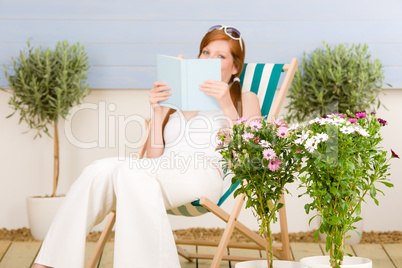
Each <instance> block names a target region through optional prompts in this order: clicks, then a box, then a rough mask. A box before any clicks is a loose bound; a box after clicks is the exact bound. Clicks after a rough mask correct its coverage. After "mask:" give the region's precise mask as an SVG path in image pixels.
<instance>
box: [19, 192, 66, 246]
mask: <svg viewBox="0 0 402 268" xmlns="http://www.w3.org/2000/svg"><path fill="white" fill-rule="evenodd" d="M63 200H64V197H27V199H26V201H27V212H28V222H29V228H30V231H31V234H32V236H33V238H34V239H36V240H43V239H44V238H45V236H46V233H47V231H48V230H49V227H50V225H51V223H52V221H53V218H54V216H55V215H56V212H57V210H58V209H59V206H60V204H61V203H62V202H63Z"/></svg>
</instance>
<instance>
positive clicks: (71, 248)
mask: <svg viewBox="0 0 402 268" xmlns="http://www.w3.org/2000/svg"><path fill="white" fill-rule="evenodd" d="M119 164H120V161H118V160H117V158H109V159H103V160H99V161H95V162H94V163H93V164H91V165H90V166H88V167H87V168H86V169H85V170H84V171H83V173H82V174H81V176H80V177H79V178H78V179H77V180H76V181H75V182H74V184H73V185H72V186H71V189H70V190H69V192H68V194H67V196H66V197H65V200H64V202H63V203H62V205H61V207H60V209H59V211H58V212H57V214H56V216H55V218H54V220H53V223H52V225H51V227H50V229H49V231H48V234H47V235H46V238H45V240H44V241H43V244H42V247H41V250H40V252H39V254H38V257H37V259H36V261H35V263H37V264H42V265H46V266H50V267H57V268H63V267H66V268H67V267H68V268H71V267H83V266H84V257H85V241H86V236H87V234H88V232H89V231H90V230H91V228H92V227H93V226H94V225H96V224H98V223H100V222H101V221H102V220H103V219H104V218H105V217H106V215H107V214H108V213H109V212H110V210H111V209H114V208H115V202H116V200H115V194H114V185H113V180H112V177H113V173H114V171H115V169H116V167H117V166H118V165H119Z"/></svg>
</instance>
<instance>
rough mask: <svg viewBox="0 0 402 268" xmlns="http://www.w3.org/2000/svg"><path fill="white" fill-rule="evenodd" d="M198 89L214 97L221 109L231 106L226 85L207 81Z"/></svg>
mask: <svg viewBox="0 0 402 268" xmlns="http://www.w3.org/2000/svg"><path fill="white" fill-rule="evenodd" d="M200 89H201V90H202V91H204V93H205V94H207V95H208V96H211V97H214V98H215V99H216V100H217V101H218V104H219V106H220V107H221V108H222V109H223V108H224V107H226V106H227V105H232V99H231V97H230V91H229V85H228V84H227V83H225V82H221V81H215V80H207V81H205V82H204V83H203V84H201V85H200Z"/></svg>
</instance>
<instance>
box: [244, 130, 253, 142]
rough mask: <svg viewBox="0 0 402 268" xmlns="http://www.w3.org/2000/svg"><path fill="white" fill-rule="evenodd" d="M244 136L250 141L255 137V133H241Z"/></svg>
mask: <svg viewBox="0 0 402 268" xmlns="http://www.w3.org/2000/svg"><path fill="white" fill-rule="evenodd" d="M241 136H242V137H243V139H244V140H245V141H249V140H250V139H252V138H254V134H253V133H248V132H245V133H244V134H243V135H241Z"/></svg>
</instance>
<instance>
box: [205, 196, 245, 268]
mask: <svg viewBox="0 0 402 268" xmlns="http://www.w3.org/2000/svg"><path fill="white" fill-rule="evenodd" d="M243 203H244V195H240V196H239V197H237V198H236V202H235V205H234V208H233V211H232V214H230V217H229V220H228V222H227V225H226V228H225V231H224V232H223V235H222V238H221V241H220V243H219V246H218V249H217V250H216V254H215V256H214V258H213V260H212V264H211V268H218V267H219V264H220V263H221V261H222V258H223V254H224V253H225V250H226V248H227V245H228V243H229V240H230V236H231V235H232V233H233V230H234V228H235V223H236V220H237V217H239V214H240V211H241V208H242V206H243Z"/></svg>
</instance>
